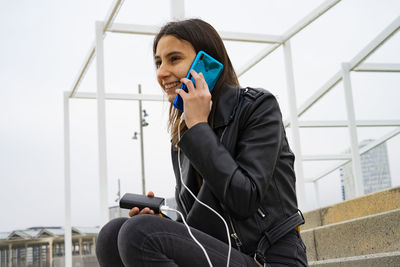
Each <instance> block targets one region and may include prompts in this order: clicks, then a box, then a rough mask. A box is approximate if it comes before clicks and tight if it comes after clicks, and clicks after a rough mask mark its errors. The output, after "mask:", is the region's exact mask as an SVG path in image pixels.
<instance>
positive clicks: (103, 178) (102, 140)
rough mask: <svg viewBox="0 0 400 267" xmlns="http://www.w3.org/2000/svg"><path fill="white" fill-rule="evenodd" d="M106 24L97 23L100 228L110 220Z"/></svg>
mask: <svg viewBox="0 0 400 267" xmlns="http://www.w3.org/2000/svg"><path fill="white" fill-rule="evenodd" d="M103 29H104V23H103V22H102V21H97V22H96V75H97V76H96V78H97V131H98V146H99V187H100V196H99V198H100V202H99V206H100V226H103V225H105V224H106V223H107V222H108V220H109V215H108V192H107V191H108V190H107V187H108V185H107V145H106V143H107V138H106V103H105V97H104V95H105V82H104V42H103V41H104V39H103Z"/></svg>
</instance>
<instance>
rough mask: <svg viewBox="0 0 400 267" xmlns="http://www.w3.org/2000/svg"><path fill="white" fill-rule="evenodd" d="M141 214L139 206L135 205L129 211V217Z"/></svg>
mask: <svg viewBox="0 0 400 267" xmlns="http://www.w3.org/2000/svg"><path fill="white" fill-rule="evenodd" d="M138 214H139V208H138V207H134V208H132V209H131V210H130V211H129V217H133V216H135V215H138Z"/></svg>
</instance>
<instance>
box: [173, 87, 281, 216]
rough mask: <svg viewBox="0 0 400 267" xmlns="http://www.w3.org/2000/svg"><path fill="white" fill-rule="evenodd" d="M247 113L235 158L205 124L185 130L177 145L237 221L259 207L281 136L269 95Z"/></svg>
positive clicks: (274, 104) (278, 114)
mask: <svg viewBox="0 0 400 267" xmlns="http://www.w3.org/2000/svg"><path fill="white" fill-rule="evenodd" d="M248 112H250V115H249V116H248V119H247V121H245V122H243V125H244V126H242V129H241V131H240V135H239V136H238V139H237V143H236V145H235V146H236V148H235V155H234V156H232V155H231V154H230V153H229V151H228V150H227V149H226V148H225V146H224V145H223V144H221V142H220V141H219V138H218V136H217V135H216V134H215V133H214V131H213V129H212V128H211V127H210V126H209V125H208V123H199V124H196V125H195V126H193V127H192V128H190V129H189V130H187V131H186V132H185V134H184V135H183V136H182V138H181V140H180V142H179V144H178V145H179V147H180V148H181V149H182V151H183V152H184V153H185V155H186V156H187V157H188V158H189V160H190V162H191V163H192V164H193V166H194V167H195V168H196V169H197V171H198V172H199V173H200V174H201V176H202V177H203V179H204V180H205V181H206V182H207V184H208V186H209V187H210V189H211V190H212V192H213V194H214V195H215V196H216V197H217V198H218V199H219V201H220V202H221V203H223V205H224V207H225V208H226V209H228V210H229V213H230V214H231V215H232V216H233V217H235V218H237V219H245V218H247V217H249V216H251V215H252V214H254V212H256V210H257V208H258V207H259V205H260V202H261V200H262V199H263V197H264V193H265V192H267V186H268V185H269V184H271V179H272V177H273V173H274V169H275V166H276V164H277V160H278V158H279V154H280V144H281V142H282V137H283V135H284V133H283V131H284V128H283V123H282V116H281V112H280V109H279V105H278V103H277V101H276V99H275V97H274V96H273V95H272V94H269V93H268V94H263V95H262V96H260V97H258V98H257V99H256V100H255V102H254V103H253V104H252V105H251V108H250V110H248ZM246 113H247V112H246ZM228 127H229V126H228Z"/></svg>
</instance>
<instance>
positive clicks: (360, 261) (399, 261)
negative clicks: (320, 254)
mask: <svg viewBox="0 0 400 267" xmlns="http://www.w3.org/2000/svg"><path fill="white" fill-rule="evenodd" d="M309 266H315V267H318V266H321V267H377V266H380V267H398V266H400V252H399V251H396V252H388V253H377V254H371V255H363V256H356V257H347V258H339V259H331V260H323V261H311V262H309Z"/></svg>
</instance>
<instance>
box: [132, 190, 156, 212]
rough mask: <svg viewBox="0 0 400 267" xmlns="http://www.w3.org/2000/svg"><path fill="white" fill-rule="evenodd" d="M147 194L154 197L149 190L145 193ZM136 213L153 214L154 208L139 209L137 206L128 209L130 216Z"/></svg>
mask: <svg viewBox="0 0 400 267" xmlns="http://www.w3.org/2000/svg"><path fill="white" fill-rule="evenodd" d="M147 196H148V197H154V193H153V192H152V191H149V192H148V193H147ZM138 214H155V213H154V210H152V209H149V208H144V209H142V210H139V208H138V207H134V208H132V209H131V210H130V211H129V216H130V217H133V216H135V215H138Z"/></svg>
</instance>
